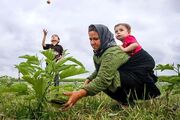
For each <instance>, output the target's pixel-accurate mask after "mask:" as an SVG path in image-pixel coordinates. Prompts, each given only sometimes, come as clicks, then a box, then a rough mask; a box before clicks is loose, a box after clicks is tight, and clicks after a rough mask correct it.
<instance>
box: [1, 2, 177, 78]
mask: <svg viewBox="0 0 180 120" xmlns="http://www.w3.org/2000/svg"><path fill="white" fill-rule="evenodd" d="M179 5H180V0H52V3H51V4H47V3H46V0H0V8H1V10H0V76H1V75H9V76H14V77H17V76H18V74H17V73H18V71H17V70H16V69H15V68H14V65H15V64H19V63H20V62H21V61H22V60H21V59H20V58H18V56H21V55H25V54H30V55H36V54H38V55H39V56H40V57H42V56H41V55H40V53H39V51H40V50H42V47H41V41H42V29H43V28H46V29H48V37H47V41H46V42H47V43H50V37H51V35H52V34H54V33H56V34H58V35H59V36H60V38H61V42H60V44H61V45H62V46H63V48H64V49H68V52H69V53H70V55H71V56H74V57H75V58H76V59H78V60H79V61H80V62H82V63H83V64H84V65H85V67H86V69H87V70H88V71H90V72H92V71H93V70H94V66H93V61H92V55H93V53H92V48H91V46H90V44H89V39H88V34H87V28H88V26H89V25H90V24H104V25H106V26H108V27H109V29H110V30H111V31H112V32H113V33H114V31H113V27H114V25H115V24H117V23H120V22H126V23H129V24H130V25H131V27H132V35H134V36H135V37H136V38H137V40H138V41H139V43H140V44H141V45H142V47H143V48H144V49H145V50H146V51H148V52H149V53H150V54H151V55H152V56H153V57H154V59H155V61H156V64H165V63H180V54H179V51H180V7H179Z"/></svg>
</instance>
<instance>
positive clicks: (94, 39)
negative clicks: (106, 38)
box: [88, 31, 101, 50]
mask: <svg viewBox="0 0 180 120" xmlns="http://www.w3.org/2000/svg"><path fill="white" fill-rule="evenodd" d="M88 34H89V40H90V44H91V46H92V48H93V49H94V50H98V49H99V48H100V45H101V41H100V39H99V35H98V33H97V32H95V31H90V32H88Z"/></svg>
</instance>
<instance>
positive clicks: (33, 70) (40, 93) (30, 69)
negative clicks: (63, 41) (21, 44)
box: [16, 49, 87, 112]
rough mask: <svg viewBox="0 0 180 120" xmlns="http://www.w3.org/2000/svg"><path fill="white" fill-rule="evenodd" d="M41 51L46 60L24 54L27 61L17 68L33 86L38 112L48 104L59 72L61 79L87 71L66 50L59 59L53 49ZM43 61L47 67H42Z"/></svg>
mask: <svg viewBox="0 0 180 120" xmlns="http://www.w3.org/2000/svg"><path fill="white" fill-rule="evenodd" d="M41 53H42V54H43V55H44V56H45V59H44V60H43V59H42V60H40V59H39V58H38V57H37V56H33V55H32V56H31V55H24V56H20V58H23V59H25V60H26V61H25V62H21V63H20V64H19V65H16V68H17V69H18V70H19V71H20V73H21V74H22V78H23V80H25V81H27V82H28V83H29V84H31V86H32V89H33V92H34V95H35V98H36V100H37V111H38V112H41V111H43V108H44V106H46V104H47V93H48V91H49V87H50V85H51V84H52V83H53V81H54V77H55V75H57V74H58V75H59V76H60V81H61V80H62V79H64V78H67V77H71V76H74V75H78V74H82V73H86V72H87V71H86V70H85V67H84V66H83V64H82V63H81V62H79V61H78V60H76V59H75V58H73V57H71V56H70V57H67V54H66V51H65V52H64V53H63V55H62V58H61V59H60V60H58V61H56V60H55V59H54V58H55V54H54V51H53V50H52V49H49V50H47V51H41ZM43 62H46V67H45V68H43V67H42V63H43Z"/></svg>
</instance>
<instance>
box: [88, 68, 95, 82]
mask: <svg viewBox="0 0 180 120" xmlns="http://www.w3.org/2000/svg"><path fill="white" fill-rule="evenodd" d="M96 75H97V71H96V70H94V72H93V73H92V74H91V75H90V76H89V77H87V79H88V80H93V79H94V78H95V77H96Z"/></svg>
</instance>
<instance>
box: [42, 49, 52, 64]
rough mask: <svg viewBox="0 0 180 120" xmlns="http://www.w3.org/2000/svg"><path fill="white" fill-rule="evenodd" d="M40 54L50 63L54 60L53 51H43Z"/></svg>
mask: <svg viewBox="0 0 180 120" xmlns="http://www.w3.org/2000/svg"><path fill="white" fill-rule="evenodd" d="M41 53H42V54H43V55H44V56H45V57H46V59H49V60H51V61H52V60H54V58H55V53H54V50H53V49H48V50H44V51H41Z"/></svg>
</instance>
